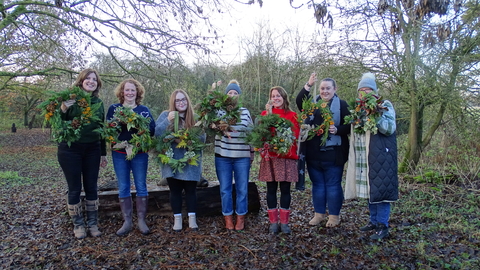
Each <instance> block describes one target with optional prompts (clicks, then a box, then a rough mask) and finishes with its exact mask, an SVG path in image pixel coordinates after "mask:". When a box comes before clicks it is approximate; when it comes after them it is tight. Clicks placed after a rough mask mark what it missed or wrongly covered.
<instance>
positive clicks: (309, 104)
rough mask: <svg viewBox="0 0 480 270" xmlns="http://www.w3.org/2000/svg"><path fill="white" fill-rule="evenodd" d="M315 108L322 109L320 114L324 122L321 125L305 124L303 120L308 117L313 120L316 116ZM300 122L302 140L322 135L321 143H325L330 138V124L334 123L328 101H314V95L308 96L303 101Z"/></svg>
mask: <svg viewBox="0 0 480 270" xmlns="http://www.w3.org/2000/svg"><path fill="white" fill-rule="evenodd" d="M315 110H320V115H321V116H322V118H323V123H322V124H321V125H317V126H314V125H309V124H303V122H304V121H305V120H306V119H307V118H308V119H310V120H313V118H314V117H315V115H314V114H315ZM298 121H299V122H300V123H301V124H300V134H301V135H300V137H301V138H302V139H301V140H300V141H302V142H303V141H306V140H310V139H311V138H313V137H314V136H322V140H321V143H320V145H325V143H326V142H327V139H328V129H329V128H330V125H333V124H334V121H333V116H332V111H331V110H330V107H329V106H328V101H324V100H323V99H320V100H319V101H318V102H317V103H315V102H313V101H312V97H310V98H306V99H304V100H303V102H302V110H301V112H300V117H299V118H298Z"/></svg>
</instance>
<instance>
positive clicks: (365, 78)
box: [357, 73, 378, 93]
mask: <svg viewBox="0 0 480 270" xmlns="http://www.w3.org/2000/svg"><path fill="white" fill-rule="evenodd" d="M364 87H368V88H371V89H372V90H373V91H374V92H375V93H378V89H377V83H376V82H375V74H373V73H364V74H363V75H362V79H361V80H360V82H359V83H358V87H357V91H358V89H360V88H364Z"/></svg>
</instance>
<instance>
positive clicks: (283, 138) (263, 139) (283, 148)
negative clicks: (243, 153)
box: [245, 114, 296, 157]
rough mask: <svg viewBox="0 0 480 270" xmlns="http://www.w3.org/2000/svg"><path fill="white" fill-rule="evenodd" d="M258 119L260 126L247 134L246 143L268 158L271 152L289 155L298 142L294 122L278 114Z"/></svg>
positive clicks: (256, 126)
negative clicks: (296, 141)
mask: <svg viewBox="0 0 480 270" xmlns="http://www.w3.org/2000/svg"><path fill="white" fill-rule="evenodd" d="M257 119H258V121H257V122H258V124H256V125H255V126H254V127H253V129H252V130H251V131H250V132H249V133H248V134H247V136H246V138H245V140H246V142H247V143H248V144H250V145H251V146H253V147H254V149H255V151H258V152H260V153H262V154H263V155H264V156H265V157H268V152H269V151H272V152H274V153H277V154H279V155H284V154H287V153H288V152H289V151H290V148H291V147H292V145H293V143H294V142H295V140H296V138H295V135H294V134H293V131H292V126H293V124H292V122H290V121H289V120H287V119H285V118H281V117H280V116H279V115H278V114H267V115H265V116H258V117H257Z"/></svg>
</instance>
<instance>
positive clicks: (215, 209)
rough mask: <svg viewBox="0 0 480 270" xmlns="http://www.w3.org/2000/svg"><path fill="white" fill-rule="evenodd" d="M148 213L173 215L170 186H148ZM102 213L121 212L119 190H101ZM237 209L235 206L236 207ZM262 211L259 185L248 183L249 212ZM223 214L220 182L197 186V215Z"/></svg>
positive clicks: (133, 195) (113, 213)
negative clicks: (202, 186)
mask: <svg viewBox="0 0 480 270" xmlns="http://www.w3.org/2000/svg"><path fill="white" fill-rule="evenodd" d="M131 193H132V199H133V201H134V202H135V195H136V191H135V190H132V192H131ZM148 194H149V195H148V213H149V214H155V215H159V216H171V215H173V212H172V208H171V207H170V190H169V189H168V186H149V187H148ZM235 196H236V194H235V184H234V185H233V203H234V207H235ZM98 198H99V200H100V207H99V214H100V215H106V216H110V215H115V214H119V213H120V212H121V210H120V205H119V203H118V190H107V191H99V193H98ZM234 209H235V208H234ZM259 211H260V196H259V193H258V189H257V185H256V184H255V183H254V182H249V183H248V212H250V213H258V212H259ZM183 213H184V214H185V215H186V214H187V212H186V206H185V198H184V201H183ZM220 215H222V203H221V200H220V186H219V184H218V182H213V181H211V182H209V186H208V187H204V188H197V216H220Z"/></svg>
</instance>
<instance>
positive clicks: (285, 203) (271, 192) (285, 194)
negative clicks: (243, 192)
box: [267, 181, 292, 209]
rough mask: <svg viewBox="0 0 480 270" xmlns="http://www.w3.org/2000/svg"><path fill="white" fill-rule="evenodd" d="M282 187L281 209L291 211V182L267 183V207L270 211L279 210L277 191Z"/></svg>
mask: <svg viewBox="0 0 480 270" xmlns="http://www.w3.org/2000/svg"><path fill="white" fill-rule="evenodd" d="M278 185H280V208H283V209H290V201H291V200H292V196H290V185H291V183H290V182H275V181H273V182H267V207H268V209H274V208H277V189H278Z"/></svg>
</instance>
